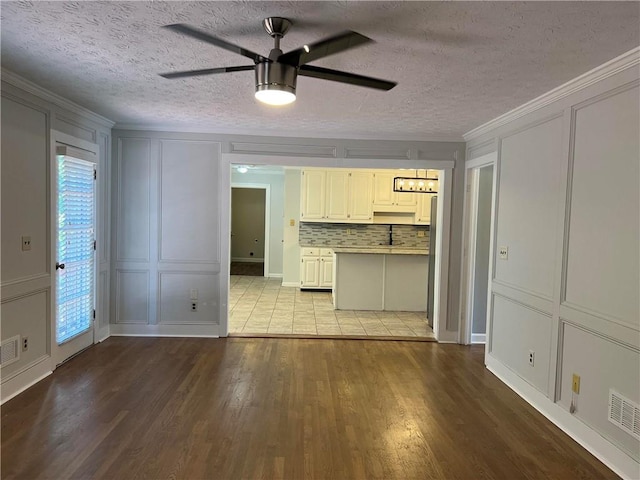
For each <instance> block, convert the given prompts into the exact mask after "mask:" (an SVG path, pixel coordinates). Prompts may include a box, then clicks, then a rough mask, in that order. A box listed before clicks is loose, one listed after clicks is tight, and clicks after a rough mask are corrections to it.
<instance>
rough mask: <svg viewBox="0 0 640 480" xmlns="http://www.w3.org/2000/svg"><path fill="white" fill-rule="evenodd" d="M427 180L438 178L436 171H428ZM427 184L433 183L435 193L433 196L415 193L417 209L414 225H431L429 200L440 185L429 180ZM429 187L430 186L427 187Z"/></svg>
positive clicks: (436, 181)
mask: <svg viewBox="0 0 640 480" xmlns="http://www.w3.org/2000/svg"><path fill="white" fill-rule="evenodd" d="M427 176H428V177H429V178H436V179H437V178H438V171H437V170H435V171H434V170H429V171H428V175H427ZM429 182H433V184H434V185H433V190H434V191H435V192H436V193H434V194H430V193H417V194H416V196H417V197H418V207H417V209H416V221H415V223H416V225H431V199H432V198H433V196H434V195H436V194H437V192H438V189H439V188H440V185H439V183H438V180H430V181H429ZM429 186H430V185H429Z"/></svg>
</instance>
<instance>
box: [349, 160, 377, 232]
mask: <svg viewBox="0 0 640 480" xmlns="http://www.w3.org/2000/svg"><path fill="white" fill-rule="evenodd" d="M349 220H351V222H352V223H360V222H362V223H371V222H372V220H373V172H370V171H352V172H350V173H349Z"/></svg>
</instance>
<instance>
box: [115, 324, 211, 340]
mask: <svg viewBox="0 0 640 480" xmlns="http://www.w3.org/2000/svg"><path fill="white" fill-rule="evenodd" d="M109 330H110V335H111V336H112V337H205V338H218V337H220V325H215V324H204V325H194V324H192V325H140V324H133V323H112V324H111V325H110V327H109Z"/></svg>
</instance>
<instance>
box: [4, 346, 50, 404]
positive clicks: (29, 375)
mask: <svg viewBox="0 0 640 480" xmlns="http://www.w3.org/2000/svg"><path fill="white" fill-rule="evenodd" d="M52 373H53V369H52V368H51V357H50V356H49V355H45V356H43V357H40V358H38V359H37V360H36V361H34V362H32V363H30V364H29V365H27V366H26V367H25V368H23V369H21V370H19V371H18V372H16V373H14V374H12V375H11V376H9V378H8V379H6V380H4V379H3V380H2V395H1V398H2V399H1V400H0V405H2V404H3V403H5V402H7V401H9V400H11V399H12V398H13V397H15V396H17V395H19V394H20V393H22V392H24V391H25V390H27V389H28V388H29V387H31V386H33V385H35V384H36V383H38V382H39V381H40V380H42V379H43V378H45V377H48V376H49V375H51V374H52Z"/></svg>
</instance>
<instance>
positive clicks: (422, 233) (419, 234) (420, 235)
mask: <svg viewBox="0 0 640 480" xmlns="http://www.w3.org/2000/svg"><path fill="white" fill-rule="evenodd" d="M418 237H420V238H422V237H424V230H418Z"/></svg>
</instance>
